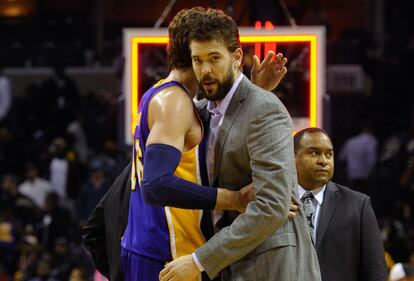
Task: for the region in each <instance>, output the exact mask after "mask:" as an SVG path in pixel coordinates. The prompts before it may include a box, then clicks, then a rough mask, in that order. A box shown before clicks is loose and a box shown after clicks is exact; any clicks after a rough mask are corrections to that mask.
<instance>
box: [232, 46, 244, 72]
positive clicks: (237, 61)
mask: <svg viewBox="0 0 414 281" xmlns="http://www.w3.org/2000/svg"><path fill="white" fill-rule="evenodd" d="M242 60H243V50H242V49H241V48H237V49H236V50H235V51H234V52H233V65H234V66H235V67H237V68H239V67H240V66H241V63H242Z"/></svg>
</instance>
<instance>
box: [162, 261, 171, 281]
mask: <svg viewBox="0 0 414 281" xmlns="http://www.w3.org/2000/svg"><path fill="white" fill-rule="evenodd" d="M171 275H172V272H171V271H170V268H169V266H168V263H167V264H166V265H165V266H164V269H163V270H161V272H160V275H159V278H160V281H166V280H170V278H171Z"/></svg>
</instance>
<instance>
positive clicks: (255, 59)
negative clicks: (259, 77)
mask: <svg viewBox="0 0 414 281" xmlns="http://www.w3.org/2000/svg"><path fill="white" fill-rule="evenodd" d="M259 66H260V60H259V57H258V56H256V55H254V56H253V65H252V71H253V70H254V69H256V68H258V67H259Z"/></svg>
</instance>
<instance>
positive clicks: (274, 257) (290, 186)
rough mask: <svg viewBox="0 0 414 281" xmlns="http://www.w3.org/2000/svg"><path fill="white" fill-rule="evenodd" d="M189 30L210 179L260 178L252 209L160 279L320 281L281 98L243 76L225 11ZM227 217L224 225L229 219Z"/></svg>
mask: <svg viewBox="0 0 414 281" xmlns="http://www.w3.org/2000/svg"><path fill="white" fill-rule="evenodd" d="M192 26H194V28H193V29H192V31H191V32H190V34H189V38H190V39H189V42H190V51H191V55H192V61H193V69H194V72H195V75H196V77H197V80H198V83H199V87H200V88H201V89H202V91H203V93H204V95H205V97H206V98H207V99H208V100H209V101H208V102H207V101H204V102H202V103H201V104H200V107H201V108H202V109H204V112H205V114H208V113H206V111H207V110H208V111H209V112H210V114H211V118H210V121H209V133H208V140H207V157H206V158H207V160H206V165H207V170H208V174H209V180H210V183H211V184H213V185H214V186H226V187H230V188H232V189H235V190H237V189H240V188H241V187H242V186H244V185H246V184H248V183H250V182H253V184H254V187H255V196H256V198H255V200H254V201H252V202H250V203H249V204H248V206H247V209H246V211H245V213H243V214H239V215H238V214H234V213H225V214H224V215H223V217H222V218H221V223H220V225H221V226H224V227H223V228H222V229H221V230H220V231H219V232H218V233H216V234H215V235H214V236H213V237H212V238H211V239H210V240H209V241H208V242H207V243H206V244H205V245H203V246H202V247H200V248H198V249H197V250H196V251H195V252H194V253H193V254H192V255H188V256H183V257H181V258H178V259H177V260H175V261H173V262H171V263H170V264H168V265H167V266H166V267H165V269H164V270H163V271H161V273H160V280H162V281H164V280H183V281H184V280H189V279H191V278H193V277H194V276H196V275H197V273H198V271H205V272H206V273H207V274H208V276H209V277H210V278H215V277H216V276H217V275H218V274H219V273H220V272H222V271H223V270H224V271H223V279H224V280H266V281H267V280H275V281H276V280H278V281H287V280H289V281H292V280H295V281H296V280H301V281H314V280H320V278H321V277H320V272H319V266H318V260H317V256H316V253H315V250H314V248H313V246H312V241H311V238H310V233H309V230H308V228H307V225H306V219H305V216H304V213H303V211H302V210H298V212H297V214H296V218H295V219H293V220H288V219H287V218H288V211H289V205H290V201H291V198H294V200H296V199H295V198H296V185H297V179H296V170H295V162H294V153H293V142H292V135H291V134H292V124H291V119H290V116H289V114H288V112H287V111H286V109H285V107H284V106H283V105H282V103H281V102H280V100H279V99H278V98H277V97H276V96H275V95H274V94H272V93H270V92H266V91H264V90H262V89H260V88H258V87H256V86H254V85H253V84H252V83H250V82H249V80H248V79H247V78H246V77H245V76H244V75H243V74H242V73H241V71H240V66H241V62H242V58H243V52H242V49H241V48H240V41H239V34H238V29H237V26H236V24H235V22H234V21H233V20H232V19H231V18H230V17H228V16H226V15H224V14H223V13H222V12H221V11H219V10H213V9H209V10H204V11H200V13H199V16H198V18H197V17H195V20H194V23H193V24H192ZM223 221H224V222H223Z"/></svg>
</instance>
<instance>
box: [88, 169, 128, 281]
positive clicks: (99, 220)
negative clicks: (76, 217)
mask: <svg viewBox="0 0 414 281" xmlns="http://www.w3.org/2000/svg"><path fill="white" fill-rule="evenodd" d="M130 186H131V163H129V164H128V165H127V166H126V167H125V168H124V170H123V171H122V173H121V174H120V175H119V176H118V177H117V178H116V179H115V181H114V183H113V184H112V186H111V187H110V189H109V190H108V192H107V193H106V194H105V196H104V197H103V198H102V199H101V201H100V202H99V203H98V205H97V206H96V207H95V209H94V210H93V212H92V214H91V215H90V217H89V219H88V221H87V223H86V225H85V227H84V228H83V230H82V236H83V242H84V244H85V246H86V248H87V249H88V250H89V251H90V253H91V255H92V258H93V261H94V263H95V266H96V268H97V269H98V270H99V271H100V272H101V273H102V274H103V275H105V276H106V277H107V278H108V279H109V280H111V281H123V280H124V277H123V273H122V268H121V261H120V257H121V236H122V234H123V233H124V230H125V227H126V224H127V222H128V207H129V197H130V195H131V192H130Z"/></svg>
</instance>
